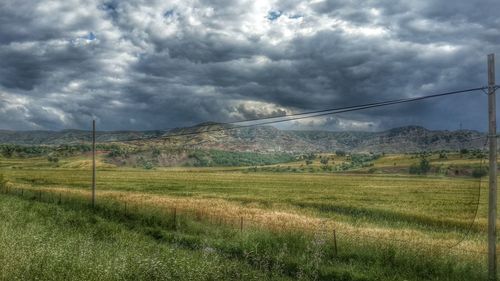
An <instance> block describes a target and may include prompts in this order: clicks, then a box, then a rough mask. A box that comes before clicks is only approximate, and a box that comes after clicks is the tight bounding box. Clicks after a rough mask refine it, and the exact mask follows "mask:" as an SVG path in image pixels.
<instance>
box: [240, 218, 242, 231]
mask: <svg viewBox="0 0 500 281" xmlns="http://www.w3.org/2000/svg"><path fill="white" fill-rule="evenodd" d="M240 232H243V217H241V218H240Z"/></svg>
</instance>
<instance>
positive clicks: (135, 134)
mask: <svg viewBox="0 0 500 281" xmlns="http://www.w3.org/2000/svg"><path fill="white" fill-rule="evenodd" d="M485 136H486V135H485V134H484V133H480V132H477V131H471V130H459V131H448V130H428V129H426V128H423V127H419V126H407V127H400V128H394V129H391V130H387V131H382V132H360V131H346V132H334V131H289V130H279V129H277V128H275V127H271V126H262V127H246V128H238V127H234V126H232V125H229V124H218V123H203V124H200V125H197V126H193V127H187V128H176V129H172V130H169V131H160V130H158V131H99V132H97V141H98V142H100V143H107V142H115V143H116V142H123V143H129V144H131V145H139V146H144V145H154V146H157V145H161V146H162V147H170V148H181V149H189V150H209V149H211V150H214V149H215V150H225V151H238V152H259V153H274V152H280V153H281V152H283V153H297V152H327V151H335V150H344V151H350V152H378V153H382V152H385V153H402V152H418V151H423V150H429V151H436V150H459V149H461V148H468V149H477V148H483V146H484V137H485ZM90 140H91V133H90V132H89V131H83V130H63V131H6V130H0V143H3V144H18V145H61V144H81V143H88V142H89V141H90Z"/></svg>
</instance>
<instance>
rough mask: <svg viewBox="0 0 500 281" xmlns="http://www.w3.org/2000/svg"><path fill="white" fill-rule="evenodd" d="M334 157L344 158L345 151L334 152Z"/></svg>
mask: <svg viewBox="0 0 500 281" xmlns="http://www.w3.org/2000/svg"><path fill="white" fill-rule="evenodd" d="M335 155H337V156H341V157H342V156H345V155H346V153H345V151H343V150H336V151H335Z"/></svg>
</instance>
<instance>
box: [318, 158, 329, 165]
mask: <svg viewBox="0 0 500 281" xmlns="http://www.w3.org/2000/svg"><path fill="white" fill-rule="evenodd" d="M319 162H321V164H323V165H325V166H326V165H328V157H321V159H320V160H319Z"/></svg>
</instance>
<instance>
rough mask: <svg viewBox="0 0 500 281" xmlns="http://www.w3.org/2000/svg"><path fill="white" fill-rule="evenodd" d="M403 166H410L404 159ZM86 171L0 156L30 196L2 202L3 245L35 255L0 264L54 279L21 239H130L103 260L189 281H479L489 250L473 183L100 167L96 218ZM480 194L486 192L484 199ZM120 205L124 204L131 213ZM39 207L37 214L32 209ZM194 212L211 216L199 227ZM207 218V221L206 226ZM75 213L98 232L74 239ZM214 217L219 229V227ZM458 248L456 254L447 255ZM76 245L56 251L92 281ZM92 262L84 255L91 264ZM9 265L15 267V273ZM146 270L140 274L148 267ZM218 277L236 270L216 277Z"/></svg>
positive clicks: (69, 162)
mask: <svg viewBox="0 0 500 281" xmlns="http://www.w3.org/2000/svg"><path fill="white" fill-rule="evenodd" d="M387 157H393V159H390V160H387V159H386V160H384V157H383V158H381V159H378V160H377V161H379V162H381V163H378V165H382V164H383V163H384V162H383V161H386V162H387V163H391V162H393V161H394V156H387ZM400 157H401V159H403V161H408V159H407V157H402V156H400ZM85 161H88V160H86V159H84V158H83V157H73V158H64V159H60V162H59V163H58V164H57V165H54V164H53V163H52V164H51V163H48V161H47V159H45V158H29V159H5V158H4V159H1V158H0V166H1V167H2V168H1V171H0V172H1V173H3V174H4V175H5V177H6V179H8V180H9V182H10V184H11V185H12V186H13V187H17V188H23V189H25V190H26V193H25V194H23V198H24V201H23V200H19V199H13V198H11V197H5V198H2V199H1V200H5V201H6V202H10V203H5V204H2V206H4V205H5V206H10V207H9V208H12V209H10V210H8V209H4V210H2V212H1V214H0V215H2V216H3V217H6V218H8V217H9V216H11V214H13V213H17V214H18V215H20V217H21V218H22V219H20V220H19V223H17V222H15V221H13V220H14V216H13V215H12V218H11V219H10V220H11V221H12V222H11V224H13V225H15V224H16V223H17V224H18V225H20V226H19V227H18V228H15V227H13V226H11V225H10V224H8V223H7V224H5V226H4V225H2V227H0V229H1V230H2V233H3V234H2V235H6V237H7V236H9V235H10V236H9V237H17V236H19V237H20V240H19V241H26V243H27V244H28V245H30V246H27V248H30V247H35V248H36V247H41V248H36V249H38V250H37V252H36V253H39V254H38V255H35V256H34V257H33V260H31V261H21V260H19V258H17V257H13V258H11V257H12V256H17V253H18V252H20V253H25V252H23V250H22V249H25V247H24V246H20V247H21V248H20V250H17V249H14V248H12V249H10V248H5V250H3V249H0V250H1V251H2V254H3V255H4V256H1V258H0V264H1V262H2V261H3V260H4V259H5V261H6V263H7V264H11V266H10V267H9V268H16V267H19V268H23V266H27V265H26V264H31V263H33V264H37V263H44V262H48V263H49V264H51V265H50V266H49V267H47V268H46V269H38V271H34V272H33V273H32V274H31V275H30V276H31V277H33V276H45V275H44V274H49V273H50V272H54V271H57V272H59V271H61V270H62V269H57V270H55V269H54V270H52V269H53V268H57V264H56V260H55V259H56V257H55V256H51V254H50V253H49V252H50V251H52V249H51V248H56V249H57V248H58V245H56V244H55V243H52V244H50V243H49V244H50V247H49V246H48V244H47V246H36V245H34V244H33V243H34V242H30V241H33V239H32V238H30V237H28V236H32V235H33V233H34V232H40V233H43V232H44V231H45V232H46V231H48V229H51V230H52V231H53V232H54V235H58V236H57V237H60V239H62V240H63V241H66V240H64V239H67V241H71V243H74V244H75V245H76V244H78V245H89V247H90V248H91V249H92V250H90V251H101V249H109V248H106V247H112V246H113V247H114V246H116V245H115V244H114V241H117V240H120V241H121V242H120V243H119V246H117V247H118V248H119V247H123V249H128V247H129V246H127V245H128V244H127V242H126V241H128V240H130V241H133V243H134V245H141V246H137V247H131V249H130V252H127V251H125V250H123V251H121V250H119V249H117V250H116V251H111V254H108V255H107V258H108V259H110V260H113V259H118V258H119V257H120V256H126V257H129V258H128V259H131V260H132V261H133V257H131V256H133V255H134V253H141V255H143V256H144V257H157V256H155V255H156V254H158V253H156V252H154V251H153V250H147V249H155V248H158V247H164V248H162V249H170V251H174V252H175V253H178V254H179V255H180V256H179V259H183V258H184V259H185V260H187V261H186V263H187V264H189V265H188V266H186V269H185V270H186V273H185V274H186V276H193V277H192V278H191V279H193V280H211V277H210V276H215V278H213V279H232V278H233V279H252V278H256V279H265V278H267V279H273V280H276V279H281V278H285V279H286V278H291V279H300V278H302V279H303V280H311V279H313V280H314V279H316V280H318V279H320V280H321V279H322V280H480V278H482V277H483V272H484V267H485V266H484V265H483V259H482V257H483V256H484V255H483V254H482V253H478V252H481V251H484V250H485V239H484V237H485V226H486V206H487V205H486V198H485V196H482V197H481V198H480V204H479V213H478V214H479V216H478V218H477V221H476V223H475V224H474V226H473V227H472V229H471V232H469V227H470V224H471V222H472V219H473V216H474V213H475V208H476V204H475V202H476V200H477V192H478V184H479V180H478V179H473V178H470V177H446V176H436V175H429V176H410V175H404V174H375V175H371V174H362V173H356V174H354V173H343V174H340V173H336V174H331V173H312V174H298V173H268V172H267V173H266V172H264V173H259V172H257V173H253V172H252V173H247V172H244V171H241V170H240V171H238V170H235V171H231V170H229V169H228V170H225V169H177V168H174V169H156V170H143V169H126V168H114V167H112V166H107V165H102V166H100V169H99V170H98V191H99V192H98V206H99V208H100V209H99V211H98V212H96V213H92V212H90V211H89V210H88V206H87V205H85V204H81V202H82V200H87V198H88V197H86V196H88V194H87V193H86V192H88V189H89V186H90V171H89V169H88V165H86V164H85V163H86V162H85ZM441 161H442V160H441ZM450 161H457V160H456V159H450ZM471 161H475V160H472V159H471ZM75 163H77V164H75ZM82 163H83V164H82ZM376 165H377V164H376ZM29 190H43V191H44V192H47V195H48V196H54V197H53V198H55V199H57V195H58V193H62V194H63V196H64V200H63V201H64V202H67V200H68V198H69V197H70V196H74V197H75V198H77V199H78V200H76V201H75V200H74V201H71V202H67V203H64V204H63V205H56V204H54V203H52V204H48V203H39V202H35V201H26V199H27V198H33V197H36V192H35V193H32V194H31V195H30V193H29ZM485 191H486V186H485V184H484V183H483V186H482V192H483V194H485ZM11 194H12V193H11ZM44 196H45V195H44ZM47 198H48V197H47ZM55 201H57V200H55ZM124 204H128V209H127V212H125V210H124V209H125V205H124ZM134 206H135V207H134ZM174 206H175V207H176V208H178V212H179V213H178V214H179V221H178V225H176V226H175V227H173V226H172V222H171V217H172V214H171V211H172V210H171V209H172V207H174ZM16 208H18V209H16ZM38 209H43V211H36V212H34V211H33V210H38ZM197 211H201V212H202V213H203V214H205V216H206V217H207V218H205V219H203V218H202V219H197V215H196V212H197ZM51 212H55V213H56V214H59V215H54V213H51ZM209 213H211V214H214V215H215V216H214V217H210V216H209V215H208V214H209ZM49 214H52V215H49ZM75 214H78V215H76V216H78V217H81V218H82V220H84V221H90V222H93V221H98V222H99V223H96V225H97V226H96V225H94V224H92V223H87V222H86V223H83V224H82V225H83V226H82V227H81V228H76V229H75V228H72V227H69V226H68V224H70V225H71V223H70V222H67V221H66V220H65V219H64V218H67V217H66V216H69V217H72V216H75ZM57 217H61V218H62V219H58V218H57ZM202 217H203V216H202ZM240 217H244V220H245V231H244V232H243V233H240V232H239V231H238V229H239V227H238V219H239V218H240ZM214 218H215V221H214ZM217 218H221V219H223V220H224V222H222V223H219V222H218V221H217ZM233 219H237V220H236V222H234V221H233V222H232V223H229V222H230V221H231V220H233ZM5 220H6V221H9V219H5ZM25 220H28V221H29V222H30V223H32V224H33V228H34V229H36V228H40V230H33V232H27V233H30V234H29V235H28V234H26V235H24V234H23V233H21V232H22V229H21V226H22V225H23V223H25ZM52 220H53V222H52ZM59 220H62V221H59ZM69 221H71V219H70V220H69ZM318 222H325V225H326V226H327V228H326V230H327V232H326V234H325V233H322V232H321V233H320V232H318V231H317V230H318ZM101 223H102V224H103V225H107V226H106V228H107V230H102V229H101V230H98V229H99V227H98V226H99V225H100V224H101ZM281 224H283V225H284V226H285V227H284V228H281V227H279V229H280V230H279V231H276V228H273V227H272V226H273V225H281ZM266 226H269V227H266ZM291 226H295V227H301V228H303V229H305V231H304V230H302V231H298V230H296V229H294V228H293V227H291ZM68 229H69V230H71V231H70V233H69V232H68V231H69V230H68ZM332 229H336V231H337V238H338V243H339V245H338V246H339V253H338V255H333V241H332V235H331V231H332ZM308 230H309V231H308ZM94 231H100V232H102V233H104V235H103V237H106V236H107V235H108V234H109V235H111V236H113V237H115V236H117V237H116V239H115V238H114V239H115V240H113V239H112V240H113V241H112V242H113V243H111V244H109V245H108V244H107V243H110V242H109V241H107V239H104V240H105V241H100V240H99V243H103V245H100V244H98V245H97V246H96V245H92V243H91V242H92V241H93V239H94V238H93V237H94V236H93V234H92V233H94ZM47 235H48V234H47ZM120 235H123V237H122V236H120ZM325 235H326V236H325ZM35 237H36V235H35ZM44 237H47V236H44ZM88 237H91V238H88ZM134 237H135V238H134ZM12 239H13V238H12ZM87 239H90V240H87ZM134 239H135V240H134ZM1 240H2V241H3V240H5V241H10V240H9V239H7V238H5V239H1ZM42 240H43V239H42ZM462 240H464V241H463V242H462V243H461V244H460V245H459V246H457V247H455V248H453V249H452V250H449V249H448V248H447V246H449V245H453V244H454V243H457V242H460V241H462ZM49 241H50V240H49ZM23 243H24V242H23ZM30 243H31V244H30ZM67 243H70V242H67ZM80 243H81V244H80ZM7 244H8V245H10V244H12V243H7ZM44 245H45V244H44ZM63 245H64V243H63ZM110 245H111V246H110ZM1 247H6V246H1ZM75 247H80V246H74V247H73V248H71V247H69V246H68V247H63V248H64V249H62V250H60V251H63V252H64V253H63V254H62V255H67V257H66V258H65V260H67V261H68V263H69V264H70V265H68V266H67V267H68V268H69V269H68V272H70V273H71V274H73V273H72V272H76V273H74V275H75V276H79V277H81V278H76V279H89V280H92V278H95V277H93V275H92V276H91V274H92V273H91V272H83V273H78V272H79V271H80V270H81V269H80V268H81V267H86V266H87V265H88V264H90V263H92V262H91V261H90V260H89V259H90V258H89V257H84V256H83V257H81V256H78V251H77V250H76V249H80V248H75ZM141 247H144V249H143V248H141ZM148 247H150V248H148ZM65 249H68V250H65ZM172 249H173V250H172ZM207 249H208V250H207ZM54 251H56V252H57V250H54ZM165 251H167V250H165ZM177 251H178V252H177ZM207 251H208V252H210V253H211V254H213V255H214V256H216V258H215V260H216V261H217V263H216V264H213V265H212V264H211V265H209V267H213V268H214V269H213V270H208V269H207V270H208V271H207V275H206V276H199V275H195V274H197V273H196V272H197V271H196V270H194V269H193V272H190V271H189V270H191V269H192V267H196V268H197V267H198V263H200V266H199V267H200V268H204V267H203V266H204V265H203V262H205V258H204V255H205V254H206V252H207ZM167 252H168V251H167ZM2 254H0V255H2ZM94 254H95V253H94ZM94 254H89V255H90V256H91V257H94ZM19 255H23V256H24V255H25V254H19ZM26 255H27V256H32V255H30V254H26ZM44 255H48V256H44ZM95 255H98V254H95ZM103 255H104V254H103ZM158 255H159V254H158ZM104 256H106V255H104ZM174 256H175V255H174ZM157 258H158V259H160V260H161V259H162V257H157ZM176 259H177V257H176V256H175V257H174V260H176ZM10 260H12V261H10ZM126 260H127V259H126ZM132 261H130V262H131V263H132ZM170 261H171V260H170ZM16 263H20V264H19V265H18V266H16V265H15V264H16ZM52 263H53V264H52ZM103 263H104V264H108V265H109V263H106V262H104V261H103ZM113 266H116V264H114V265H113ZM150 266H152V265H148V264H147V265H145V268H148V267H150ZM218 266H219V267H218ZM220 267H229V268H232V269H233V271H227V272H226V271H222V272H221V269H220ZM6 268H7V267H6ZM96 270H97V271H101V270H104V269H103V268H98V269H96ZM123 270H124V271H130V272H133V273H130V272H129V273H127V272H121V271H120V270H117V271H118V272H121V273H117V274H118V275H113V276H111V275H110V277H106V278H107V280H118V279H129V277H127V276H132V275H127V274H136V275H134V276H139V277H137V278H135V279H141V278H142V279H148V277H147V276H146V275H144V274H145V273H143V272H142V271H141V269H138V268H136V267H133V266H127V268H126V269H123ZM144 270H145V269H144ZM169 270H173V269H172V268H170V267H168V266H164V267H162V268H161V269H159V272H161V274H160V276H162V278H160V279H167V278H166V277H165V276H168V274H170V273H168V272H169ZM204 270H205V269H204ZM45 271H46V272H45ZM8 272H11V273H10V274H11V275H9V276H7V277H9V278H7V277H5V278H3V279H5V280H12V278H14V279H15V278H18V279H23V278H19V277H18V276H21V277H25V276H24V275H21V274H22V272H24V271H16V270H14V269H10V271H8ZM70 273H68V274H70ZM79 274H88V275H79ZM110 274H111V273H110ZM120 274H122V275H120ZM190 274H191V275H190ZM210 274H213V275H210ZM217 274H219V275H217ZM237 274H246V275H245V276H248V278H238V277H235V276H236V275H237ZM65 276H66V275H65ZM96 276H98V275H96ZM123 276H125V277H123ZM10 277H12V278H10ZM205 277H207V278H205ZM106 278H104V279H105V280H106ZM28 279H29V278H28ZM41 279H44V278H41ZM45 279H50V278H45ZM132 279H134V278H132ZM174 279H178V278H174Z"/></svg>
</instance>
